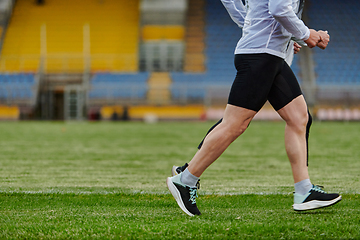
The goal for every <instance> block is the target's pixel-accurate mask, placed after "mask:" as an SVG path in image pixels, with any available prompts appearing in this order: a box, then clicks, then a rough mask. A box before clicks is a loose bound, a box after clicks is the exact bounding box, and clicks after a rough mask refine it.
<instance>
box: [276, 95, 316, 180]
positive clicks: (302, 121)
mask: <svg viewBox="0 0 360 240" xmlns="http://www.w3.org/2000/svg"><path fill="white" fill-rule="evenodd" d="M278 113H279V115H280V116H281V117H282V118H283V119H284V120H285V122H286V126H285V149H286V153H287V155H288V158H289V161H290V164H291V169H292V173H293V177H294V182H295V183H297V182H300V181H302V180H304V179H308V178H309V173H308V167H307V146H306V124H307V122H308V113H307V106H306V102H305V99H304V97H303V96H302V95H301V96H299V97H297V98H295V99H294V100H293V101H291V102H290V103H289V104H287V105H286V106H285V107H283V108H282V109H280V110H279V111H278Z"/></svg>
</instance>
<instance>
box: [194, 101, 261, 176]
mask: <svg viewBox="0 0 360 240" xmlns="http://www.w3.org/2000/svg"><path fill="white" fill-rule="evenodd" d="M255 114H256V111H254V110H249V109H246V108H242V107H237V106H233V105H230V104H228V105H227V106H226V109H225V112H224V117H223V120H222V122H221V123H220V124H219V125H217V126H216V128H214V129H213V130H212V131H211V132H210V133H209V134H208V135H207V137H206V138H205V140H204V143H203V145H202V147H201V148H200V150H199V151H198V152H197V153H196V154H195V156H194V157H193V158H192V160H191V161H190V162H189V167H188V170H189V171H190V172H191V173H192V174H193V175H194V176H196V177H200V175H201V174H202V173H203V172H204V171H205V169H206V168H207V167H208V166H210V164H212V163H213V162H214V161H215V160H216V159H217V158H218V157H219V156H220V155H221V154H222V153H223V152H224V151H225V149H226V148H227V147H228V146H229V145H230V144H231V143H232V142H233V141H234V140H235V139H236V138H237V137H239V136H240V135H241V134H242V133H243V132H244V131H245V130H246V128H247V126H248V125H249V123H250V121H251V120H252V119H253V117H254V116H255Z"/></svg>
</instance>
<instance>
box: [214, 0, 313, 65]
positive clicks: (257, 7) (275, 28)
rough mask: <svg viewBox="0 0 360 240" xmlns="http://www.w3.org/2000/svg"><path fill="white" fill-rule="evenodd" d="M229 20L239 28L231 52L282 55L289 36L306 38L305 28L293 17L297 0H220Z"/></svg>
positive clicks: (284, 53)
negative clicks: (241, 32) (239, 33)
mask: <svg viewBox="0 0 360 240" xmlns="http://www.w3.org/2000/svg"><path fill="white" fill-rule="evenodd" d="M221 1H222V3H223V5H224V6H225V8H226V10H227V11H228V13H229V15H230V17H231V19H232V20H233V21H234V22H235V23H236V24H237V25H238V26H239V27H242V28H243V35H242V37H241V38H240V40H239V42H238V44H237V46H236V48H235V54H242V53H268V54H272V55H275V56H278V57H281V58H285V57H286V53H287V49H288V46H289V41H290V39H291V37H295V38H297V39H300V40H306V39H308V38H309V36H310V30H309V28H308V27H307V26H306V25H305V24H304V22H303V21H301V20H300V18H299V17H298V16H297V13H298V11H299V4H300V0H247V1H246V6H244V5H243V3H242V2H241V0H221Z"/></svg>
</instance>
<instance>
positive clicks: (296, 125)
mask: <svg viewBox="0 0 360 240" xmlns="http://www.w3.org/2000/svg"><path fill="white" fill-rule="evenodd" d="M311 123H312V117H311V115H310V113H309V112H306V113H302V114H299V115H297V116H294V117H293V118H291V119H290V120H289V121H287V125H288V126H289V127H291V128H293V129H294V130H295V131H296V132H305V131H306V130H307V129H310V125H311Z"/></svg>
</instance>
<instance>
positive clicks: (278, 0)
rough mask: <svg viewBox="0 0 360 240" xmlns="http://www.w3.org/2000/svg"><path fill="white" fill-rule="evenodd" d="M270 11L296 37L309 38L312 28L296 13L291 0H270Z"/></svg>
mask: <svg viewBox="0 0 360 240" xmlns="http://www.w3.org/2000/svg"><path fill="white" fill-rule="evenodd" d="M269 12H270V14H271V15H272V16H273V17H274V18H275V19H276V21H278V22H279V23H280V24H281V25H282V26H283V27H284V28H285V29H286V30H287V31H289V32H290V33H292V34H293V36H294V37H296V38H298V39H300V40H307V39H308V38H309V36H310V30H309V28H308V27H307V26H306V25H305V24H304V22H303V21H302V20H300V19H299V18H298V17H297V15H296V14H295V12H294V10H293V8H292V1H291V0H269Z"/></svg>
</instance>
